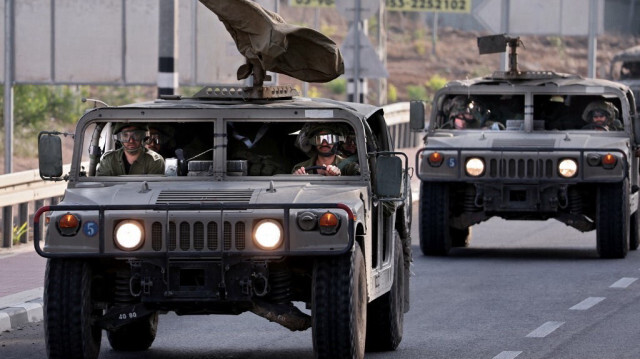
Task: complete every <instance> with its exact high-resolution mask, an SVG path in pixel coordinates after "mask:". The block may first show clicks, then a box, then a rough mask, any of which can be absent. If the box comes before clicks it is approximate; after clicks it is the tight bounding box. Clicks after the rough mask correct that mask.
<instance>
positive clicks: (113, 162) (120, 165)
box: [96, 148, 164, 176]
mask: <svg viewBox="0 0 640 359" xmlns="http://www.w3.org/2000/svg"><path fill="white" fill-rule="evenodd" d="M124 161H125V158H124V148H120V149H117V150H115V151H110V152H107V153H105V154H104V156H102V159H101V160H100V165H99V166H98V169H97V170H96V176H120V175H126V174H129V175H143V174H164V159H163V158H162V156H160V155H159V154H157V153H156V152H153V151H151V150H148V149H146V148H143V149H142V153H141V154H140V156H139V157H138V159H137V160H135V162H133V163H132V164H131V168H130V169H129V173H126V170H125V165H124Z"/></svg>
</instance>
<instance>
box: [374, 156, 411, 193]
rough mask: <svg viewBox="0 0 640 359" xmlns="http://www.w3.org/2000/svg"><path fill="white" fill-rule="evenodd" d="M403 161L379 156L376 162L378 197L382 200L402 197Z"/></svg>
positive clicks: (393, 157) (394, 157)
mask: <svg viewBox="0 0 640 359" xmlns="http://www.w3.org/2000/svg"><path fill="white" fill-rule="evenodd" d="M403 170H404V168H403V166H402V159H400V157H397V156H379V157H378V158H377V160H376V187H375V188H376V195H377V196H378V197H379V198H380V199H385V198H392V199H397V198H401V197H402V178H403V176H402V174H403Z"/></svg>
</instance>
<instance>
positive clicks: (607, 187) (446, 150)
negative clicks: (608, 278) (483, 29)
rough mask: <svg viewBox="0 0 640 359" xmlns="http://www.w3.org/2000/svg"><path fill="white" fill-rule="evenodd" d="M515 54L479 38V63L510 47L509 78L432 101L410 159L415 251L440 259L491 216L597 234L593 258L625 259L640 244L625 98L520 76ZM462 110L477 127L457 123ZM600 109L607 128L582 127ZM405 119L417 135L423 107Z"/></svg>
mask: <svg viewBox="0 0 640 359" xmlns="http://www.w3.org/2000/svg"><path fill="white" fill-rule="evenodd" d="M519 43H520V40H519V38H510V37H506V36H504V35H498V36H490V37H484V38H479V39H478V45H479V47H480V52H481V53H491V52H504V50H505V48H506V45H509V47H510V55H509V56H510V63H511V68H510V70H508V71H505V72H494V73H493V74H492V75H490V76H486V77H482V78H475V79H471V80H461V81H452V82H450V83H448V84H447V85H446V86H445V87H444V88H442V89H441V90H439V91H438V92H437V93H436V95H435V97H434V100H433V103H432V109H431V113H430V116H429V121H428V128H427V132H426V135H425V137H424V148H422V149H421V150H420V151H419V152H418V154H417V158H416V163H417V167H418V170H417V172H418V176H419V178H420V180H421V193H420V215H419V216H420V217H419V218H420V247H421V250H422V252H423V253H424V254H425V255H447V254H448V253H449V250H450V248H451V247H463V246H466V245H467V244H468V243H469V240H470V236H471V232H470V231H471V226H473V225H474V224H477V223H480V222H483V221H486V220H488V219H490V218H492V217H501V218H504V219H507V220H547V219H550V218H553V219H556V220H558V221H561V222H563V223H565V224H567V225H569V226H572V227H574V228H576V229H577V230H579V231H583V232H586V231H592V230H595V231H596V236H597V250H598V252H599V254H600V256H601V257H604V258H622V257H625V256H626V254H627V252H628V250H629V249H636V248H637V247H638V241H639V236H640V233H639V227H640V222H639V221H640V217H639V216H638V212H637V207H638V188H639V187H638V185H639V183H638V157H637V155H636V152H635V151H636V149H637V148H638V144H639V143H640V142H639V141H640V138H639V131H640V128H639V127H638V126H639V123H638V116H637V113H636V106H635V101H634V97H633V93H632V92H631V91H630V90H629V88H628V87H627V86H625V85H623V84H620V83H615V82H611V81H607V80H597V79H588V78H582V77H579V76H574V75H567V74H559V73H555V72H550V71H536V72H526V71H520V70H518V68H517V53H516V48H517V47H518V45H519ZM460 104H462V107H463V110H464V111H463V112H466V116H467V117H468V121H469V122H465V123H470V124H474V126H475V128H471V126H468V127H464V128H459V127H461V126H456V124H455V123H454V122H455V121H460V118H458V117H459V116H458V115H457V110H455V109H456V108H457V107H460ZM594 104H596V105H594ZM602 104H605V105H606V111H607V113H608V114H609V116H610V117H611V118H608V117H607V118H608V119H609V120H610V123H609V126H594V125H593V124H589V123H588V122H586V120H587V119H588V115H589V114H591V113H592V112H591V111H592V110H593V109H594V108H595V107H597V106H600V105H602ZM594 106H595V107H594ZM411 110H412V114H411V122H412V128H414V129H416V130H420V129H423V128H424V127H425V125H424V124H425V106H424V104H423V103H421V102H415V103H412V105H411ZM463 117H464V116H463Z"/></svg>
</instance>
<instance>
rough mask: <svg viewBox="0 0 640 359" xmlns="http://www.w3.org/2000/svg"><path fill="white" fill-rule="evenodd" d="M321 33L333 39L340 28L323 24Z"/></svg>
mask: <svg viewBox="0 0 640 359" xmlns="http://www.w3.org/2000/svg"><path fill="white" fill-rule="evenodd" d="M320 32H321V33H322V34H323V35H325V36H327V37H329V38H333V37H334V36H335V35H336V33H338V28H337V26H335V25H329V24H322V25H320Z"/></svg>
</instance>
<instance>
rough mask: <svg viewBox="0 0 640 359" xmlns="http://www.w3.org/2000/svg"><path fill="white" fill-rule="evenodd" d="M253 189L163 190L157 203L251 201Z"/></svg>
mask: <svg viewBox="0 0 640 359" xmlns="http://www.w3.org/2000/svg"><path fill="white" fill-rule="evenodd" d="M252 195H253V190H251V189H246V190H220V191H194V190H184V191H162V192H160V194H159V195H158V199H156V204H189V203H249V202H250V201H251V196H252Z"/></svg>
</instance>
